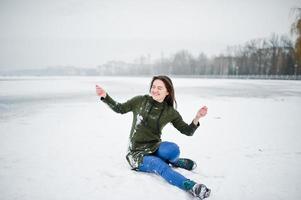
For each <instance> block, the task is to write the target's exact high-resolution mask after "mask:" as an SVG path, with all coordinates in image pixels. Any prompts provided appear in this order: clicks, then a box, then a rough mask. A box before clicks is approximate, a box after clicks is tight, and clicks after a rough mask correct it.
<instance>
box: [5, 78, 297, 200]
mask: <svg viewBox="0 0 301 200" xmlns="http://www.w3.org/2000/svg"><path fill="white" fill-rule="evenodd" d="M150 80H151V77H139V78H137V77H27V78H20V77H2V78H0V91H1V93H0V199H1V200H13V199H14V200H15V199H20V200H21V199H22V200H40V199H43V200H47V199H49V200H54V199H64V200H69V199H70V200H74V199H89V200H94V199H95V200H96V199H97V200H99V199H110V200H111V199H113V200H114V199H116V200H117V199H145V200H148V199H149V200H151V199H174V200H177V199H179V200H180V199H181V200H182V199H193V198H192V197H191V196H190V195H189V194H187V193H185V192H184V191H181V190H180V189H178V188H176V187H174V186H171V185H169V184H168V183H166V182H165V181H164V180H163V179H162V178H161V177H158V176H156V175H154V174H146V173H139V172H135V171H132V170H130V167H129V166H128V164H127V162H126V159H125V154H126V150H127V145H128V136H129V132H130V126H131V122H132V121H131V120H132V114H125V115H120V114H116V113H114V112H113V111H112V110H110V109H109V108H108V106H106V105H105V104H104V103H102V102H100V100H99V98H98V97H97V96H96V95H95V84H99V85H101V86H103V87H104V88H105V89H106V90H107V92H108V93H109V94H110V95H111V96H112V97H113V98H114V99H115V100H118V101H119V102H124V101H125V100H127V99H129V98H131V97H133V96H135V95H141V94H146V93H147V92H148V87H149V83H150ZM172 80H173V82H174V85H175V88H176V97H177V102H178V110H179V112H180V113H181V114H182V116H183V118H184V120H185V121H186V122H191V120H192V118H193V117H194V115H195V113H196V111H197V109H198V108H199V107H200V106H202V105H207V106H208V115H207V116H206V118H204V119H202V120H201V122H200V124H201V125H200V127H199V128H198V130H197V131H196V133H195V135H194V136H192V137H187V136H185V135H182V134H180V133H179V132H178V131H177V130H176V129H175V128H174V127H172V125H167V126H166V127H165V128H164V129H163V140H166V141H173V142H176V143H177V144H178V145H179V146H180V148H181V155H182V156H183V157H190V158H192V159H194V160H195V161H197V163H198V168H196V169H195V170H194V171H193V172H189V171H185V170H181V169H176V170H177V171H179V172H181V173H182V174H183V175H185V176H187V177H188V178H190V179H193V180H195V181H197V182H202V183H204V184H206V185H207V186H208V187H210V188H211V189H212V196H211V197H210V198H209V199H212V200H214V199H231V200H236V199H237V200H240V199H244V200H249V199H250V200H254V199H300V198H301V193H300V190H301V171H300V169H299V167H300V166H301V145H300V144H301V134H300V130H299V128H300V124H299V123H300V118H301V107H300V103H301V82H299V81H280V80H223V79H192V78H172Z"/></svg>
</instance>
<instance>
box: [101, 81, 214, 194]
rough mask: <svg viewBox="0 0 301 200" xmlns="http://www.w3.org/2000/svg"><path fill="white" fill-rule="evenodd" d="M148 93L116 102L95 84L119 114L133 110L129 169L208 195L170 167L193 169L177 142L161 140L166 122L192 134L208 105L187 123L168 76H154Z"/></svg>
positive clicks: (102, 96)
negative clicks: (177, 107)
mask: <svg viewBox="0 0 301 200" xmlns="http://www.w3.org/2000/svg"><path fill="white" fill-rule="evenodd" d="M149 92H150V95H151V96H149V95H144V96H136V97H134V98H132V99H130V100H128V101H127V102H125V103H118V102H116V101H114V100H113V99H112V98H111V97H110V96H109V95H108V94H107V93H106V91H105V90H104V89H103V88H102V87H100V86H98V85H96V93H97V95H98V96H100V97H101V100H102V101H103V102H105V103H106V104H107V105H108V106H109V107H110V108H111V109H112V110H114V111H115V112H117V113H121V114H123V113H127V112H130V111H131V112H133V123H132V128H131V132H130V143H129V147H128V153H127V156H126V158H127V161H128V163H129V164H130V166H131V167H132V169H134V170H137V171H140V172H149V173H155V174H158V175H160V176H161V177H163V178H164V179H165V180H166V181H167V182H169V183H170V184H172V185H175V186H177V187H179V188H180V189H183V190H185V191H187V192H190V193H191V194H192V195H194V196H196V197H199V198H200V199H204V198H206V197H209V195H210V192H211V190H210V189H209V188H207V187H206V186H205V185H204V184H197V183H196V182H194V181H192V180H190V179H188V178H186V177H184V176H183V175H181V174H180V173H178V172H176V171H174V170H173V169H172V168H171V166H172V167H180V168H183V169H186V170H193V169H194V168H195V167H196V163H195V162H194V161H193V160H191V159H188V158H180V157H179V156H180V149H179V146H178V145H177V144H175V143H173V142H167V141H162V140H161V135H162V132H161V131H162V129H163V127H164V126H165V125H166V124H168V123H172V124H173V126H174V127H175V128H176V129H177V130H179V131H180V132H181V133H182V134H185V135H187V136H192V135H193V134H194V132H195V131H196V129H197V128H198V126H199V119H200V118H202V117H205V116H206V114H207V107H206V106H204V107H202V108H201V109H200V110H198V112H197V114H196V116H195V118H194V119H193V121H192V122H191V123H190V124H187V123H185V122H184V121H183V119H182V117H181V115H180V114H179V112H178V111H177V110H176V109H175V108H174V107H175V102H176V100H175V92H174V87H173V84H172V81H171V79H170V78H169V77H167V76H154V77H153V79H152V81H151V86H150V90H149Z"/></svg>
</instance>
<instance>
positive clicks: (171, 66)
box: [99, 34, 300, 75]
mask: <svg viewBox="0 0 301 200" xmlns="http://www.w3.org/2000/svg"><path fill="white" fill-rule="evenodd" d="M99 71H100V73H101V74H102V75H116V74H117V75H149V74H170V75H299V74H300V65H299V64H298V62H297V57H296V52H295V48H294V44H293V42H292V41H291V40H290V39H289V38H288V37H287V36H278V35H276V34H273V35H271V37H269V38H265V39H254V40H250V41H248V42H247V43H245V44H244V45H237V46H229V47H227V49H226V51H225V52H224V53H223V54H220V55H219V56H215V57H212V58H209V57H208V56H207V55H206V54H205V53H200V54H199V55H197V56H193V55H192V54H191V53H190V52H189V51H188V50H180V51H178V52H177V53H175V54H174V55H171V56H169V57H166V58H165V57H161V58H160V59H157V60H155V61H154V62H152V63H151V62H150V60H149V59H148V58H147V56H141V57H140V58H139V59H137V60H136V62H135V63H125V62H122V61H110V62H107V63H105V64H104V65H101V66H99Z"/></svg>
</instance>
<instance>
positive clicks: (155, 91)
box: [150, 79, 169, 102]
mask: <svg viewBox="0 0 301 200" xmlns="http://www.w3.org/2000/svg"><path fill="white" fill-rule="evenodd" d="M150 93H151V96H152V98H153V99H154V100H155V101H158V102H163V101H164V99H165V97H166V96H167V95H168V94H169V93H168V91H167V89H166V87H165V84H164V82H163V81H161V80H159V79H156V80H155V81H154V82H153V85H152V87H151V91H150Z"/></svg>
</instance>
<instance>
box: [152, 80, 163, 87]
mask: <svg viewBox="0 0 301 200" xmlns="http://www.w3.org/2000/svg"><path fill="white" fill-rule="evenodd" d="M153 85H155V86H157V87H159V86H161V87H165V84H164V82H163V81H161V80H160V79H156V80H154V82H153Z"/></svg>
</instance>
